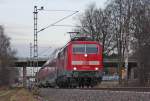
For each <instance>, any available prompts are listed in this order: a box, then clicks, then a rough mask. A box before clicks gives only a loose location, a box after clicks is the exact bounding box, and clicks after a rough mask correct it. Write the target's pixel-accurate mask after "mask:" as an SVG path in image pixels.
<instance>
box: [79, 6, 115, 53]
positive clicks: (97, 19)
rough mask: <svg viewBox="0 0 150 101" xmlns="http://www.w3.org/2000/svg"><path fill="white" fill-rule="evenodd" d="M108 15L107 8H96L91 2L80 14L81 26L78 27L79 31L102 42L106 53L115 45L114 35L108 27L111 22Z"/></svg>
mask: <svg viewBox="0 0 150 101" xmlns="http://www.w3.org/2000/svg"><path fill="white" fill-rule="evenodd" d="M110 15H111V14H110V12H109V10H102V9H100V8H96V6H95V4H92V5H90V6H89V7H88V9H86V10H85V12H84V14H83V15H82V16H80V18H79V19H80V25H81V26H82V27H81V28H79V29H78V31H80V32H81V33H86V34H90V35H91V36H92V38H93V39H94V40H96V41H99V42H100V43H102V45H103V53H104V54H107V55H108V54H110V53H111V51H112V50H113V49H114V47H115V45H114V44H113V38H114V37H113V35H112V34H111V31H110V28H109V25H110V24H111V22H110V17H111V16H110Z"/></svg>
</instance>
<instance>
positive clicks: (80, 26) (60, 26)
mask: <svg viewBox="0 0 150 101" xmlns="http://www.w3.org/2000/svg"><path fill="white" fill-rule="evenodd" d="M53 26H60V27H61V26H62V27H82V26H74V25H53Z"/></svg>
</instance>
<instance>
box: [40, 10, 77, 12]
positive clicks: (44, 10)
mask: <svg viewBox="0 0 150 101" xmlns="http://www.w3.org/2000/svg"><path fill="white" fill-rule="evenodd" d="M42 11H48V12H49V11H50V12H78V11H75V10H42Z"/></svg>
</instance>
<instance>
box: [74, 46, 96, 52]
mask: <svg viewBox="0 0 150 101" xmlns="http://www.w3.org/2000/svg"><path fill="white" fill-rule="evenodd" d="M84 53H87V54H97V53H98V47H97V45H96V44H73V54H84Z"/></svg>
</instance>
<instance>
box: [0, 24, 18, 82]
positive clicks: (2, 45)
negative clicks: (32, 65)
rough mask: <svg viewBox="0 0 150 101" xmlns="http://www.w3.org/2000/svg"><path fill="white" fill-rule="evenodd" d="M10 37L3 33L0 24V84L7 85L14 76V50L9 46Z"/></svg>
mask: <svg viewBox="0 0 150 101" xmlns="http://www.w3.org/2000/svg"><path fill="white" fill-rule="evenodd" d="M9 40H10V39H9V38H8V37H6V35H5V34H4V28H3V27H2V26H0V85H9V83H10V82H9V81H11V80H10V79H12V78H13V77H15V74H14V73H12V72H13V71H16V69H15V68H11V66H13V62H14V60H15V57H14V55H15V51H12V49H11V47H10V41H9Z"/></svg>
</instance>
